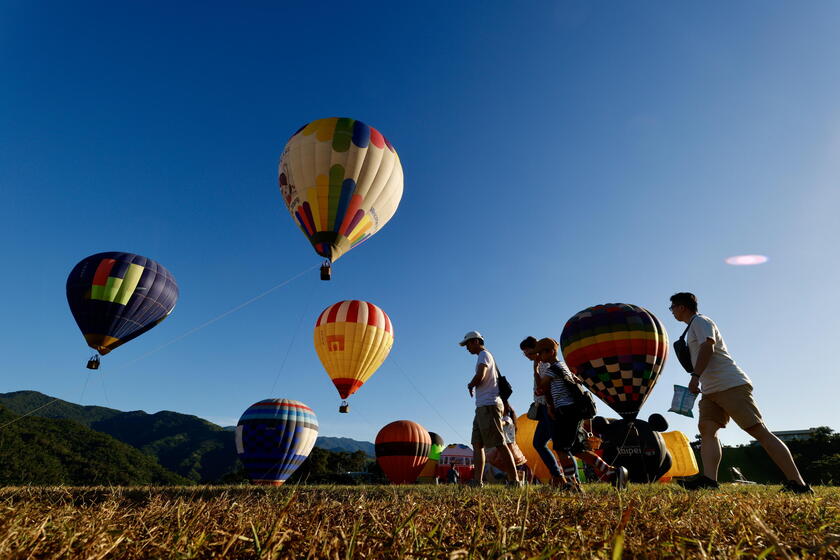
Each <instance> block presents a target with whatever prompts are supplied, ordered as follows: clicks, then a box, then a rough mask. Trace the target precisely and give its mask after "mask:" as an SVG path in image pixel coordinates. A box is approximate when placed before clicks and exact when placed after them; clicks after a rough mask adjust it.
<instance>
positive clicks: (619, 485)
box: [612, 467, 630, 490]
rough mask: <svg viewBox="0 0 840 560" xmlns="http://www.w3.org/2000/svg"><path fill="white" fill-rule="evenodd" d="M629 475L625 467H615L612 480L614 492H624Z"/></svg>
mask: <svg viewBox="0 0 840 560" xmlns="http://www.w3.org/2000/svg"><path fill="white" fill-rule="evenodd" d="M629 476H630V473H628V472H627V468H626V467H616V468H615V477H614V478H613V480H612V484H613V486H615V489H616V490H624V489H625V488H627V479H628V478H629Z"/></svg>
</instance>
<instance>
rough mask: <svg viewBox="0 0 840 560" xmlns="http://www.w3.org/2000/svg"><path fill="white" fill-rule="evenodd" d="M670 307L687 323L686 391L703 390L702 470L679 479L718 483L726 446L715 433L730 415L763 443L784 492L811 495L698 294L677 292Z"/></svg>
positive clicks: (695, 485) (694, 484)
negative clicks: (702, 310) (690, 367)
mask: <svg viewBox="0 0 840 560" xmlns="http://www.w3.org/2000/svg"><path fill="white" fill-rule="evenodd" d="M669 309H670V310H671V313H672V314H673V315H674V318H675V319H676V320H677V321H681V322H683V323H686V324H687V325H688V327H687V328H686V333H685V334H686V338H685V341H686V343H687V344H688V349H689V352H690V354H691V363H692V365H693V368H694V371H693V372H692V374H691V383H689V385H688V390H689V391H691V392H692V393H695V394H696V393H701V392H702V393H703V397H702V398H701V399H700V404H699V408H700V420H699V422H698V428H699V429H700V457H701V459H702V460H703V474H702V475H700V476H698V477H697V478H694V479H688V480H678V482H679V483H680V484H681V485H682V486H683V487H684V488H688V489H689V490H696V489H700V488H717V487H718V483H717V475H718V467H719V466H720V460H721V456H722V450H721V447H720V440H719V439H718V437H717V432H718V430H720V429H721V428H724V427H726V424H727V423H728V422H729V419H730V418H732V419H733V420H735V423H736V424H738V426H739V427H740V428H741V429H742V430H744V431H745V432H747V433H748V434H750V435H751V436H752V437H753V438H755V440H756V441H758V443H759V444H761V446H762V447H763V448H764V450H765V451H766V452H767V454H768V455H770V458H771V459H772V460H773V462H774V463H776V465H777V466H778V467H779V468H780V469H781V471H782V472H783V473H784V475H785V477H786V478H787V481H786V482H785V483H784V486H783V490H787V491H790V492H794V493H798V494H810V493H813V490H811V487H810V486H808V484H806V483H805V481H804V480H803V479H802V476H801V475H800V474H799V469H797V468H796V463H794V461H793V457H792V456H791V454H790V450H789V449H788V447H787V445H785V444H784V442H783V441H782V440H780V439H779V438H777V437H776V436H775V435H773V433H772V432H771V431H770V430H768V429H767V426H765V425H764V420H763V419H762V417H761V412H760V411H759V409H758V406H757V405H756V403H755V400H754V399H753V396H752V382H751V381H750V378H749V377H747V374H746V373H744V370H742V369H741V368H740V367H738V364H736V363H735V361H734V360H733V359H732V357H731V356H730V355H729V351H728V350H727V348H726V344H725V343H724V341H723V337H722V336H721V334H720V331H719V330H718V328H717V325H715V323H714V321H712V320H711V319H709V318H708V317H706V316H705V315H701V314H699V313H698V312H697V297H696V296H695V295H694V294H691V293H689V292H680V293H677V294H674V295H672V296H671V307H670V308H669Z"/></svg>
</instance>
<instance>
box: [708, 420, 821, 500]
mask: <svg viewBox="0 0 840 560" xmlns="http://www.w3.org/2000/svg"><path fill="white" fill-rule="evenodd" d="M744 431H745V432H747V433H748V434H750V435H751V436H752V437H754V438H755V440H756V441H757V442H758V443H759V444H760V445H761V447H763V448H764V451H766V452H767V454H768V455H770V459H772V460H773V462H774V463H776V466H777V467H779V468H780V469H781V470H782V472H783V473H784V475H785V478H787V479H788V480H792V481H793V482H795V483H797V484H800V485H802V486H805V480H803V479H802V475H801V474H799V469H797V468H796V463H795V462H794V461H793V456H792V455H791V454H790V449H788V446H787V445H785V442H783V441H782V440H780V439H779V438H778V437H776V436H775V435H774V434H773V432H771V431H770V430H768V429H767V426H765V425H764V423H763V422H760V423H758V424H756V425H755V426H752V427H751V428H747V429H745V430H744ZM704 460H705V459H704Z"/></svg>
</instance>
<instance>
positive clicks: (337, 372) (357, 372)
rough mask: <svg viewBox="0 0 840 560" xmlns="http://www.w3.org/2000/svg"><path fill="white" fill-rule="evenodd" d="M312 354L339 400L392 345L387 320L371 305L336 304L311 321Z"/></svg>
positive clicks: (353, 389)
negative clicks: (313, 344)
mask: <svg viewBox="0 0 840 560" xmlns="http://www.w3.org/2000/svg"><path fill="white" fill-rule="evenodd" d="M314 338H315V351H316V352H318V357H319V358H320V359H321V363H322V364H323V365H324V369H326V370H327V374H329V376H330V379H332V382H333V384H335V387H336V389H338V394H339V395H340V396H341V398H342V399H346V398H347V397H349V396H350V395H352V394H353V393H355V392H356V390H357V389H358V388H359V387H361V386H362V384H363V383H364V382H365V381H367V380H368V378H369V377H370V376H371V375H373V372H375V371H376V370H377V369H378V368H379V366H380V365H382V362H384V361H385V358H386V357H387V356H388V353H389V352H390V351H391V347H392V346H393V344H394V328H393V326H392V325H391V319H389V318H388V315H386V314H385V312H384V311H382V310H381V309H380V308H378V307H377V306H375V305H374V304H372V303H368V302H366V301H359V300H349V301H340V302H338V303H336V304H334V305H331V306H329V307H327V308H326V309H325V310H324V311H323V313H321V315H320V316H319V317H318V320H317V321H316V322H315V333H314Z"/></svg>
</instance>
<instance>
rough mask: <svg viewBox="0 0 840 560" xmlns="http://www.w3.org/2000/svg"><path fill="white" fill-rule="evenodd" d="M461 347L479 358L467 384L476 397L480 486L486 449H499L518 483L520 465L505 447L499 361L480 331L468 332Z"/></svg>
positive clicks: (510, 475) (505, 466)
mask: <svg viewBox="0 0 840 560" xmlns="http://www.w3.org/2000/svg"><path fill="white" fill-rule="evenodd" d="M458 344H460V345H461V346H466V347H467V351H468V352H469V353H470V354H476V355H478V363H477V364H476V366H475V375H474V376H473V378H472V379H471V380H470V382H469V383H468V384H467V390H468V391H469V392H470V396H471V397H472V396H473V395H474V396H475V418H474V419H473V429H472V446H473V462H474V463H475V476H476V484H477V485H478V486H481V485H482V484H483V483H484V448H485V447H487V448H491V447H495V448H497V450H498V452H499V458H500V461H501V463H502V467H503V468H502V470H504V471H505V473H506V474H507V477H508V483H509V484H518V479H517V476H516V465H515V463H514V461H513V456H512V455H511V453H510V449H508V446H507V445H506V444H505V433H504V431H503V430H502V415H503V414H504V405H503V404H502V398H501V397H500V396H499V383H498V380H499V371H498V370H497V369H496V361H495V360H494V359H493V355H492V354H491V353H490V352H488V351H487V350H485V349H484V337H483V336H481V333H479V332H478V331H470V332H468V333H467V334H465V335H464V339H463V340H462V341H461V342H459V343H458Z"/></svg>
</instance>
